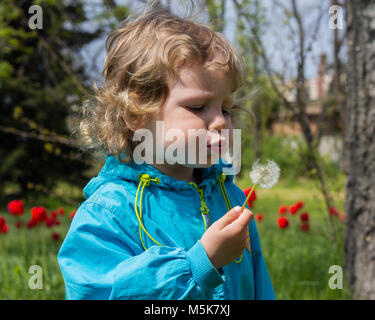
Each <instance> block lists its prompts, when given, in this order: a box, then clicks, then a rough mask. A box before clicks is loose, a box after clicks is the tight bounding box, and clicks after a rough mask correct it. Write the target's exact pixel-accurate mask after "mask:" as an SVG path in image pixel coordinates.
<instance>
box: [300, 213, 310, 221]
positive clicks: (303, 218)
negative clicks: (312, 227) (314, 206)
mask: <svg viewBox="0 0 375 320" xmlns="http://www.w3.org/2000/svg"><path fill="white" fill-rule="evenodd" d="M299 217H300V219H301V221H309V214H308V213H307V212H304V213H301V215H300V216H299Z"/></svg>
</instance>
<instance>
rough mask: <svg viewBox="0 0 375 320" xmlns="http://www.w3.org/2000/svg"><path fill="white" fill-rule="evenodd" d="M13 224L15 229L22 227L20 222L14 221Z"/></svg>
mask: <svg viewBox="0 0 375 320" xmlns="http://www.w3.org/2000/svg"><path fill="white" fill-rule="evenodd" d="M14 224H15V226H16V228H17V229H19V228H21V227H22V221H16V222H15V223H14Z"/></svg>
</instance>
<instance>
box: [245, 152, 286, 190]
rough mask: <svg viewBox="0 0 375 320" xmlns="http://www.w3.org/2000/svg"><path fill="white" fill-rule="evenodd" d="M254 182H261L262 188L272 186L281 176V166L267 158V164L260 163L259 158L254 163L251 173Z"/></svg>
mask: <svg viewBox="0 0 375 320" xmlns="http://www.w3.org/2000/svg"><path fill="white" fill-rule="evenodd" d="M249 176H250V179H251V181H252V182H253V183H254V184H259V186H260V187H261V188H265V189H268V188H272V187H273V186H274V185H275V184H276V183H277V181H278V180H279V177H280V168H279V166H278V165H277V164H276V162H274V161H272V160H267V165H262V164H260V163H259V159H258V160H257V161H256V162H255V163H254V164H253V167H252V169H251V171H250V173H249Z"/></svg>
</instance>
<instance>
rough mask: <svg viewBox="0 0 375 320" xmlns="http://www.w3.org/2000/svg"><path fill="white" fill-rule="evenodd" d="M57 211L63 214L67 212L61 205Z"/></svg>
mask: <svg viewBox="0 0 375 320" xmlns="http://www.w3.org/2000/svg"><path fill="white" fill-rule="evenodd" d="M57 212H58V214H61V215H63V214H65V209H64V208H61V207H60V208H58V209H57Z"/></svg>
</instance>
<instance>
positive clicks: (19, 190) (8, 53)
mask: <svg viewBox="0 0 375 320" xmlns="http://www.w3.org/2000/svg"><path fill="white" fill-rule="evenodd" d="M32 5H39V7H40V8H41V9H42V28H41V29H31V28H30V27H29V21H30V19H31V17H32V16H33V14H34V12H33V13H29V8H30V7H31V6H32ZM99 5H100V10H99V11H98V13H96V15H95V17H94V18H95V21H96V22H97V23H96V24H93V23H91V24H90V27H87V26H85V24H87V22H88V17H87V15H86V11H85V10H84V2H83V1H63V0H40V1H31V0H30V1H26V0H22V1H17V0H4V1H1V3H0V43H1V46H0V110H1V115H2V116H1V120H0V140H1V145H0V156H1V159H2V161H1V163H0V190H2V192H0V197H2V198H4V197H5V196H4V192H3V190H4V187H5V185H6V184H7V183H8V182H11V183H12V184H13V186H14V187H15V189H14V190H15V192H16V194H18V195H19V196H22V197H23V196H25V195H26V194H27V195H29V196H32V195H33V194H34V193H40V191H42V190H52V189H53V187H54V186H55V185H56V183H57V182H59V181H66V182H68V183H70V184H72V185H79V186H82V185H83V184H84V183H85V182H86V180H85V178H84V175H83V172H84V170H86V169H88V168H89V167H90V164H89V163H87V162H85V161H83V160H82V157H81V155H80V154H78V153H77V152H76V149H75V148H74V143H73V141H72V140H71V137H70V136H69V133H70V130H69V122H68V121H67V117H68V115H69V114H70V113H71V112H72V111H74V110H72V108H74V107H75V106H76V105H77V104H78V103H79V102H80V99H81V97H82V96H83V95H85V94H87V93H89V92H90V88H89V87H90V86H89V81H88V80H89V76H88V74H87V73H88V72H87V70H86V69H85V63H84V61H83V59H82V58H81V57H80V56H79V52H80V50H81V49H82V48H83V46H84V45H86V44H88V43H90V42H91V41H93V40H94V39H97V38H98V37H99V36H100V35H102V34H103V32H104V31H106V30H108V27H113V26H114V24H116V23H117V22H118V20H119V19H121V20H122V19H123V18H124V17H126V15H127V8H126V7H123V6H121V7H116V10H114V9H113V8H112V3H111V1H108V0H107V1H103V4H99ZM91 9H93V7H92V8H91ZM34 22H35V21H34ZM13 196H15V195H13ZM5 200H6V199H2V201H5Z"/></svg>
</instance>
